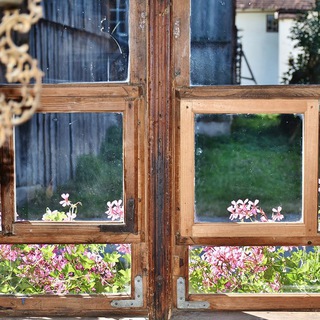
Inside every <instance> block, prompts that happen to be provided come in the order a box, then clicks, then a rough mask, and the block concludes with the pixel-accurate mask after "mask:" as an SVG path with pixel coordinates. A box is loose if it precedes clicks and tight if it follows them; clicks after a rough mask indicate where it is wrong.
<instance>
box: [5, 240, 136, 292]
mask: <svg viewBox="0 0 320 320" xmlns="http://www.w3.org/2000/svg"><path fill="white" fill-rule="evenodd" d="M0 268H1V275H0V281H1V286H0V293H1V294H28V295H30V294H31V295H33V294H108V293H113V294H114V293H127V294H128V293H130V279H131V245H130V244H114V245H110V244H108V245H107V244H76V245H74V244H17V245H16V244H14V245H10V244H0Z"/></svg>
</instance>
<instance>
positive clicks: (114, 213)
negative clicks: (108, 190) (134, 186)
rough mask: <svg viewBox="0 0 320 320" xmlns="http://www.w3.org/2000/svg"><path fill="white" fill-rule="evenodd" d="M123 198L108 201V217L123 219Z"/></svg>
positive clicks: (117, 219) (116, 219) (113, 219)
mask: <svg viewBox="0 0 320 320" xmlns="http://www.w3.org/2000/svg"><path fill="white" fill-rule="evenodd" d="M121 204H122V200H118V201H117V200H114V201H112V202H110V201H108V202H107V206H108V210H107V211H106V212H105V213H106V214H107V215H108V218H109V219H111V220H112V221H123V218H124V211H123V206H122V205H121Z"/></svg>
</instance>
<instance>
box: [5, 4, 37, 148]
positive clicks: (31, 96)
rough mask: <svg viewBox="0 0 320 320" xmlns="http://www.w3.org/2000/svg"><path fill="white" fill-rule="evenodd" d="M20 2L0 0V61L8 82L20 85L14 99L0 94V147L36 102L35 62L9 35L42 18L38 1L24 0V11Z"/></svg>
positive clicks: (26, 48)
mask: <svg viewBox="0 0 320 320" xmlns="http://www.w3.org/2000/svg"><path fill="white" fill-rule="evenodd" d="M20 3H21V1H20V0H0V8H4V10H3V17H2V20H1V23H0V62H1V63H2V64H4V66H5V67H6V73H5V78H6V80H7V81H8V83H14V84H20V85H21V87H20V96H19V97H18V98H14V99H12V98H10V97H6V96H5V94H4V93H0V146H2V145H3V143H4V142H5V141H6V138H7V137H9V136H10V135H11V134H12V130H13V126H16V125H19V124H21V123H23V122H25V121H27V120H28V119H30V117H31V116H32V115H33V113H34V112H35V110H36V108H37V107H38V105H39V102H40V91H41V81H42V75H43V74H42V72H41V70H40V69H39V68H38V62H37V60H35V59H32V57H31V56H30V55H29V54H28V50H29V46H28V45H27V44H22V45H20V46H19V45H17V44H15V43H14V40H13V39H12V36H13V33H26V32H29V31H30V29H31V26H32V25H33V24H35V23H36V22H37V21H38V20H39V19H40V18H41V17H42V7H41V0H28V12H27V13H21V12H20V10H19V9H18V8H19V4H20Z"/></svg>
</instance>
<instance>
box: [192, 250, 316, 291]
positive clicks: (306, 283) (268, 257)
mask: <svg viewBox="0 0 320 320" xmlns="http://www.w3.org/2000/svg"><path fill="white" fill-rule="evenodd" d="M319 257H320V247H274V246H268V247H262V246H254V247H253V246H252V247H238V246H233V247H229V246H228V247H209V246H207V247H190V251H189V281H190V286H189V293H312V292H317V293H319V292H320V271H319V270H320V260H319Z"/></svg>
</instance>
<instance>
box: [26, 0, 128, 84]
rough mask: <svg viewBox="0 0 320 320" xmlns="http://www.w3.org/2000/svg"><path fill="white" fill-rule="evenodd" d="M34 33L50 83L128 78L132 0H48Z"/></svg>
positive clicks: (34, 46) (35, 50)
mask: <svg viewBox="0 0 320 320" xmlns="http://www.w3.org/2000/svg"><path fill="white" fill-rule="evenodd" d="M42 5H43V10H44V18H43V19H42V20H41V21H40V22H39V23H37V24H36V25H35V26H34V28H33V29H32V31H31V32H30V37H29V40H30V53H31V55H32V56H33V57H35V58H37V59H38V60H39V63H40V67H41V69H42V70H43V72H44V73H45V76H44V79H43V80H44V82H47V83H60V82H99V81H127V80H128V62H129V27H128V22H129V20H128V15H129V0H117V1H115V0H80V1H79V0H71V1H66V0H45V1H42Z"/></svg>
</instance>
